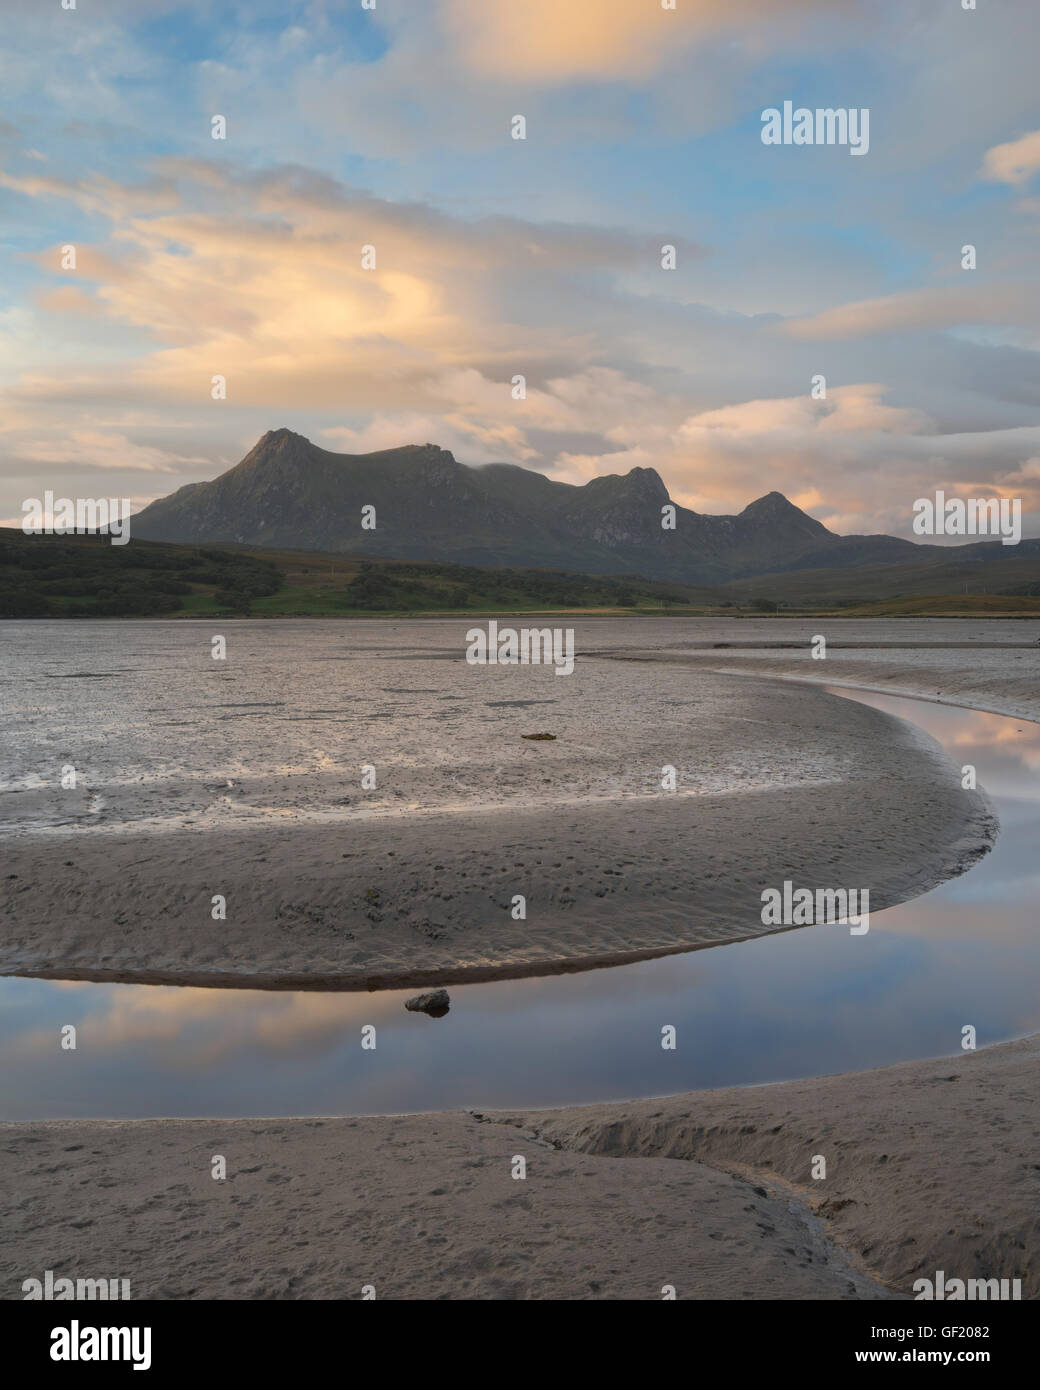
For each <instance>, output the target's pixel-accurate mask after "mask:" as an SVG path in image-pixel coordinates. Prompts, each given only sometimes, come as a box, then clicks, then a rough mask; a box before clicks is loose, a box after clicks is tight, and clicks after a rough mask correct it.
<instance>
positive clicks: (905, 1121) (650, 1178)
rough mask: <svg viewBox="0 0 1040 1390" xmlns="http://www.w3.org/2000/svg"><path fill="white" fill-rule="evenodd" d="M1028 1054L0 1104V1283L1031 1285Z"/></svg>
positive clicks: (713, 1292) (1028, 1288)
mask: <svg viewBox="0 0 1040 1390" xmlns="http://www.w3.org/2000/svg"><path fill="white" fill-rule="evenodd" d="M1038 1074H1040V1040H1038V1039H1036V1038H1032V1039H1027V1040H1025V1041H1023V1042H1017V1043H1008V1044H1003V1045H1001V1046H997V1047H992V1048H989V1049H986V1050H984V1051H981V1052H979V1053H976V1054H964V1055H959V1056H957V1057H955V1058H944V1059H940V1060H938V1061H928V1062H912V1063H905V1064H901V1065H899V1066H894V1067H886V1068H882V1069H878V1070H876V1071H871V1072H862V1073H856V1074H853V1075H848V1076H832V1077H821V1078H818V1079H815V1080H810V1081H798V1082H788V1083H784V1084H782V1085H775V1086H758V1087H743V1088H733V1089H727V1090H719V1091H713V1092H712V1091H709V1092H701V1093H697V1094H693V1095H686V1096H675V1097H671V1098H669V1099H666V1100H651V1101H639V1102H628V1103H623V1104H611V1105H600V1106H587V1107H579V1108H572V1109H565V1110H556V1111H546V1112H540V1113H526V1114H511V1115H507V1114H488V1115H485V1116H483V1117H481V1118H478V1117H477V1116H475V1115H470V1114H440V1115H412V1116H393V1117H374V1118H365V1119H326V1120H315V1119H297V1120H138V1121H126V1122H112V1121H107V1122H106V1121H53V1122H47V1123H42V1124H41V1123H37V1124H5V1125H0V1148H2V1149H3V1152H4V1169H5V1174H6V1177H7V1181H6V1182H5V1184H4V1189H3V1194H2V1196H0V1209H2V1212H3V1215H2V1221H3V1229H4V1231H5V1242H4V1246H3V1250H2V1252H0V1296H2V1297H5V1298H20V1297H21V1296H22V1294H21V1283H22V1280H24V1279H26V1278H28V1277H38V1278H41V1279H42V1277H43V1274H44V1271H45V1270H46V1269H52V1270H54V1271H55V1272H56V1273H60V1274H65V1275H69V1276H72V1277H75V1276H77V1275H78V1276H81V1277H102V1276H104V1277H119V1278H127V1279H129V1280H130V1282H131V1295H132V1297H134V1298H217V1299H220V1298H319V1299H320V1298H360V1297H361V1290H362V1287H363V1286H364V1285H366V1284H373V1285H375V1288H376V1291H377V1297H379V1298H440V1299H444V1298H448V1299H452V1298H457V1299H487V1298H506V1299H514V1298H516V1299H582V1298H606V1299H624V1298H629V1299H642V1298H646V1299H658V1298H661V1297H662V1289H663V1287H664V1286H665V1285H668V1284H670V1285H673V1286H674V1287H675V1290H676V1295H677V1297H679V1298H705V1299H718V1298H740V1299H744V1298H747V1299H756V1298H790V1299H821V1298H822V1299H831V1298H885V1297H910V1296H912V1285H913V1281H914V1280H915V1279H917V1278H919V1277H922V1276H926V1277H932V1276H934V1274H935V1271H936V1270H938V1269H942V1270H944V1271H946V1274H947V1276H948V1277H951V1278H952V1277H958V1278H962V1279H969V1278H1019V1279H1021V1280H1022V1297H1023V1298H1030V1297H1034V1298H1035V1297H1036V1296H1037V1295H1038V1294H1040V1217H1038V1215H1037V1210H1036V1176H1037V1174H1036V1134H1037V1131H1038V1128H1040V1086H1038V1085H1037V1081H1038ZM215 1154H222V1155H224V1156H225V1158H226V1160H227V1178H226V1180H224V1181H215V1180H214V1179H213V1177H212V1176H211V1161H212V1158H213V1156H214V1155H215ZM817 1154H822V1155H824V1156H825V1157H826V1158H827V1177H826V1179H825V1180H823V1181H813V1180H812V1179H811V1177H810V1164H811V1161H812V1158H813V1156H814V1155H817ZM516 1156H521V1157H523V1158H524V1159H525V1161H526V1165H527V1167H526V1174H527V1175H526V1177H525V1178H523V1179H515V1178H514V1177H513V1176H512V1173H513V1171H514V1160H515V1157H516Z"/></svg>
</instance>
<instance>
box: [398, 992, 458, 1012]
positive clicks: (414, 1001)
mask: <svg viewBox="0 0 1040 1390" xmlns="http://www.w3.org/2000/svg"><path fill="white" fill-rule="evenodd" d="M404 1006H405V1008H406V1009H408V1010H410V1011H411V1012H412V1013H413V1014H429V1015H430V1017H431V1018H443V1017H444V1015H445V1014H446V1013H447V1012H448V1010H449V1009H450V1008H451V999H450V998H449V997H448V991H447V990H446V989H432V990H430V991H429V992H428V993H427V994H416V995H413V997H412V998H411V999H406V1000H405V1005H404Z"/></svg>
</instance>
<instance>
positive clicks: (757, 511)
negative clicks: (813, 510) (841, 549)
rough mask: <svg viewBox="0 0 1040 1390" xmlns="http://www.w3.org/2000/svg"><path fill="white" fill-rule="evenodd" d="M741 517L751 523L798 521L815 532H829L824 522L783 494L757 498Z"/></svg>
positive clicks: (749, 504) (772, 493)
mask: <svg viewBox="0 0 1040 1390" xmlns="http://www.w3.org/2000/svg"><path fill="white" fill-rule="evenodd" d="M740 515H741V516H742V517H746V518H748V520H750V521H767V522H777V521H788V522H789V521H793V520H795V519H797V520H798V521H800V522H802V523H803V524H806V523H807V524H808V526H809V527H810V528H811V529H813V530H815V531H826V530H827V528H826V526H824V524H823V522H822V521H817V520H816V518H815V517H812V516H810V515H809V514H808V512H803V511H802V509H801V507H796V506H795V504H794V503H793V502H792V501H791V500H790V499H789V498H787V497H785V496H784V494H783V493H782V492H767V493H766V494H765V496H764V497H756V498H755V500H754V502H749V503H748V505H747V506H746V507H745V508H744V510H743V511H742V512H741V513H740Z"/></svg>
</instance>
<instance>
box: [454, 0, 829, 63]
mask: <svg viewBox="0 0 1040 1390" xmlns="http://www.w3.org/2000/svg"><path fill="white" fill-rule="evenodd" d="M823 4H824V0H679V3H678V4H677V5H676V6H675V8H674V9H670V10H666V9H663V8H662V7H661V5H660V4H659V3H656V2H655V3H648V2H647V0H566V3H560V0H524V3H523V4H511V3H505V4H488V3H487V0H446V3H442V4H441V6H440V19H441V24H442V27H443V29H444V31H445V32H446V33H447V34H448V35H449V36H450V38H451V40H452V41H453V46H454V47H455V48H456V49H457V51H458V52H459V53H460V54H461V56H462V59H463V62H464V63H465V65H466V66H467V67H469V68H471V69H472V70H474V71H476V72H478V73H480V74H481V75H483V76H488V75H491V76H494V77H502V78H510V79H520V80H524V81H532V82H544V83H560V82H565V81H573V80H578V81H592V80H595V81H602V80H604V79H608V78H616V79H625V80H636V81H643V80H645V79H647V78H649V77H651V76H652V75H653V74H654V73H656V72H658V71H659V70H660V69H661V68H663V67H672V66H675V65H677V64H679V63H681V62H682V61H683V59H684V56H685V53H686V50H687V49H689V48H690V47H691V46H692V45H694V44H696V43H697V42H698V41H699V40H703V39H704V38H706V37H708V36H713V35H716V34H718V33H720V32H727V33H730V34H732V35H734V36H735V40H736V41H737V42H744V41H750V42H755V41H757V42H759V43H761V41H762V38H763V35H762V28H763V26H765V25H767V24H770V23H776V22H777V21H783V24H784V25H785V26H786V27H787V29H788V30H790V29H792V28H797V25H798V21H799V20H800V19H801V18H802V17H803V16H804V14H805V13H806V12H810V11H814V10H815V11H818V10H820V9H821V8H822V7H823ZM831 8H832V9H833V8H834V6H833V3H832V4H831ZM840 8H844V5H841V6H840ZM750 34H754V35H755V39H754V40H747V39H746V38H745V36H747V35H750Z"/></svg>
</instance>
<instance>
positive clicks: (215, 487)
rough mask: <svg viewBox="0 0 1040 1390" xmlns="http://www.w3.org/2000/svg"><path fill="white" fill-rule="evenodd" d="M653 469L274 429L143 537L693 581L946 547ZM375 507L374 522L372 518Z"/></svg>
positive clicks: (169, 504)
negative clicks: (673, 489)
mask: <svg viewBox="0 0 1040 1390" xmlns="http://www.w3.org/2000/svg"><path fill="white" fill-rule="evenodd" d="M668 503H669V497H668V491H667V489H666V488H665V485H664V483H663V482H662V481H661V478H660V476H659V475H658V474H657V473H656V472H655V470H654V469H652V468H633V469H632V470H631V471H630V472H629V473H627V474H624V475H623V476H620V475H608V476H606V477H600V478H593V479H592V480H591V481H590V482H588V483H586V484H585V485H584V486H583V487H578V486H573V485H571V484H569V483H559V482H553V481H552V480H551V479H549V478H546V477H545V476H544V475H543V474H541V473H536V472H533V471H532V470H530V469H526V468H520V467H518V466H516V465H514V464H505V463H497V464H494V463H493V464H487V465H486V466H484V467H482V468H471V467H468V466H467V465H465V464H461V463H459V462H458V461H457V460H456V459H455V457H454V456H453V455H452V454H451V453H449V452H448V451H447V450H446V449H439V448H437V446H436V445H434V444H424V445H408V446H407V447H404V448H400V449H383V450H380V451H378V452H376V453H370V454H335V453H331V452H329V451H328V450H326V449H320V448H318V447H317V446H316V445H314V444H312V443H311V442H310V440H309V439H305V438H304V437H303V436H302V435H299V434H294V433H293V432H292V431H291V430H287V429H280V430H272V431H270V432H269V433H267V434H265V435H264V436H263V438H262V439H261V440H260V441H259V442H258V443H257V444H256V445H255V447H254V448H253V449H251V450H250V452H249V453H248V454H247V455H246V457H245V458H244V459H243V460H242V462H241V463H239V464H236V465H235V467H234V468H231V469H229V470H228V471H227V472H226V473H223V474H222V475H221V476H220V477H219V478H215V479H214V480H213V481H211V482H206V483H192V484H189V485H188V486H187V487H182V488H180V489H179V490H178V491H177V492H175V493H172V494H171V495H170V496H169V497H164V498H161V499H159V500H158V501H156V502H153V503H151V505H150V506H148V507H145V508H144V510H143V511H141V512H139V513H138V514H137V515H136V516H135V517H134V518H133V523H132V531H133V534H134V535H135V536H137V537H140V538H142V539H145V540H156V541H175V542H182V543H199V542H209V543H213V542H229V541H232V542H239V543H242V544H248V545H262V546H276V547H282V548H289V549H303V550H326V551H345V552H349V553H352V554H355V555H361V554H369V555H372V556H394V557H397V558H399V559H404V560H439V561H454V562H457V563H459V564H466V565H495V566H498V565H522V566H548V567H555V568H566V569H569V570H582V571H586V572H589V573H596V574H641V575H645V576H646V577H647V578H652V579H670V580H679V581H682V582H686V583H701V584H710V583H724V582H726V581H727V580H733V579H739V578H741V577H744V576H751V575H755V574H761V573H764V572H769V571H778V570H786V569H804V568H806V567H815V566H817V565H819V566H821V567H823V568H827V569H831V568H844V567H846V566H850V565H863V564H880V563H892V562H893V561H897V560H900V559H911V558H913V559H922V558H924V554H925V553H926V552H929V551H934V550H936V549H938V547H933V546H919V545H914V544H913V543H912V542H910V541H903V540H898V539H896V538H894V537H891V536H838V535H835V534H834V533H833V532H832V531H828V530H827V528H826V527H825V526H824V525H823V524H822V523H821V522H819V521H816V520H814V519H813V518H812V517H810V516H808V515H806V513H805V512H803V511H800V510H799V508H798V507H796V506H794V505H793V504H792V503H791V502H789V501H788V500H787V499H786V498H785V497H784V496H783V495H782V494H781V493H779V492H771V493H769V494H767V496H765V497H760V498H759V499H758V500H757V501H755V502H752V503H751V504H750V505H749V506H747V507H745V509H744V510H743V511H742V512H741V513H740V514H739V515H738V516H706V515H703V514H701V513H699V512H694V511H690V510H688V509H687V508H685V507H680V506H676V525H675V529H674V530H664V529H663V528H662V525H661V520H662V508H663V507H664V506H665V505H666V504H668ZM365 506H374V507H375V509H376V529H375V530H363V529H362V527H361V517H362V508H363V507H365Z"/></svg>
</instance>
